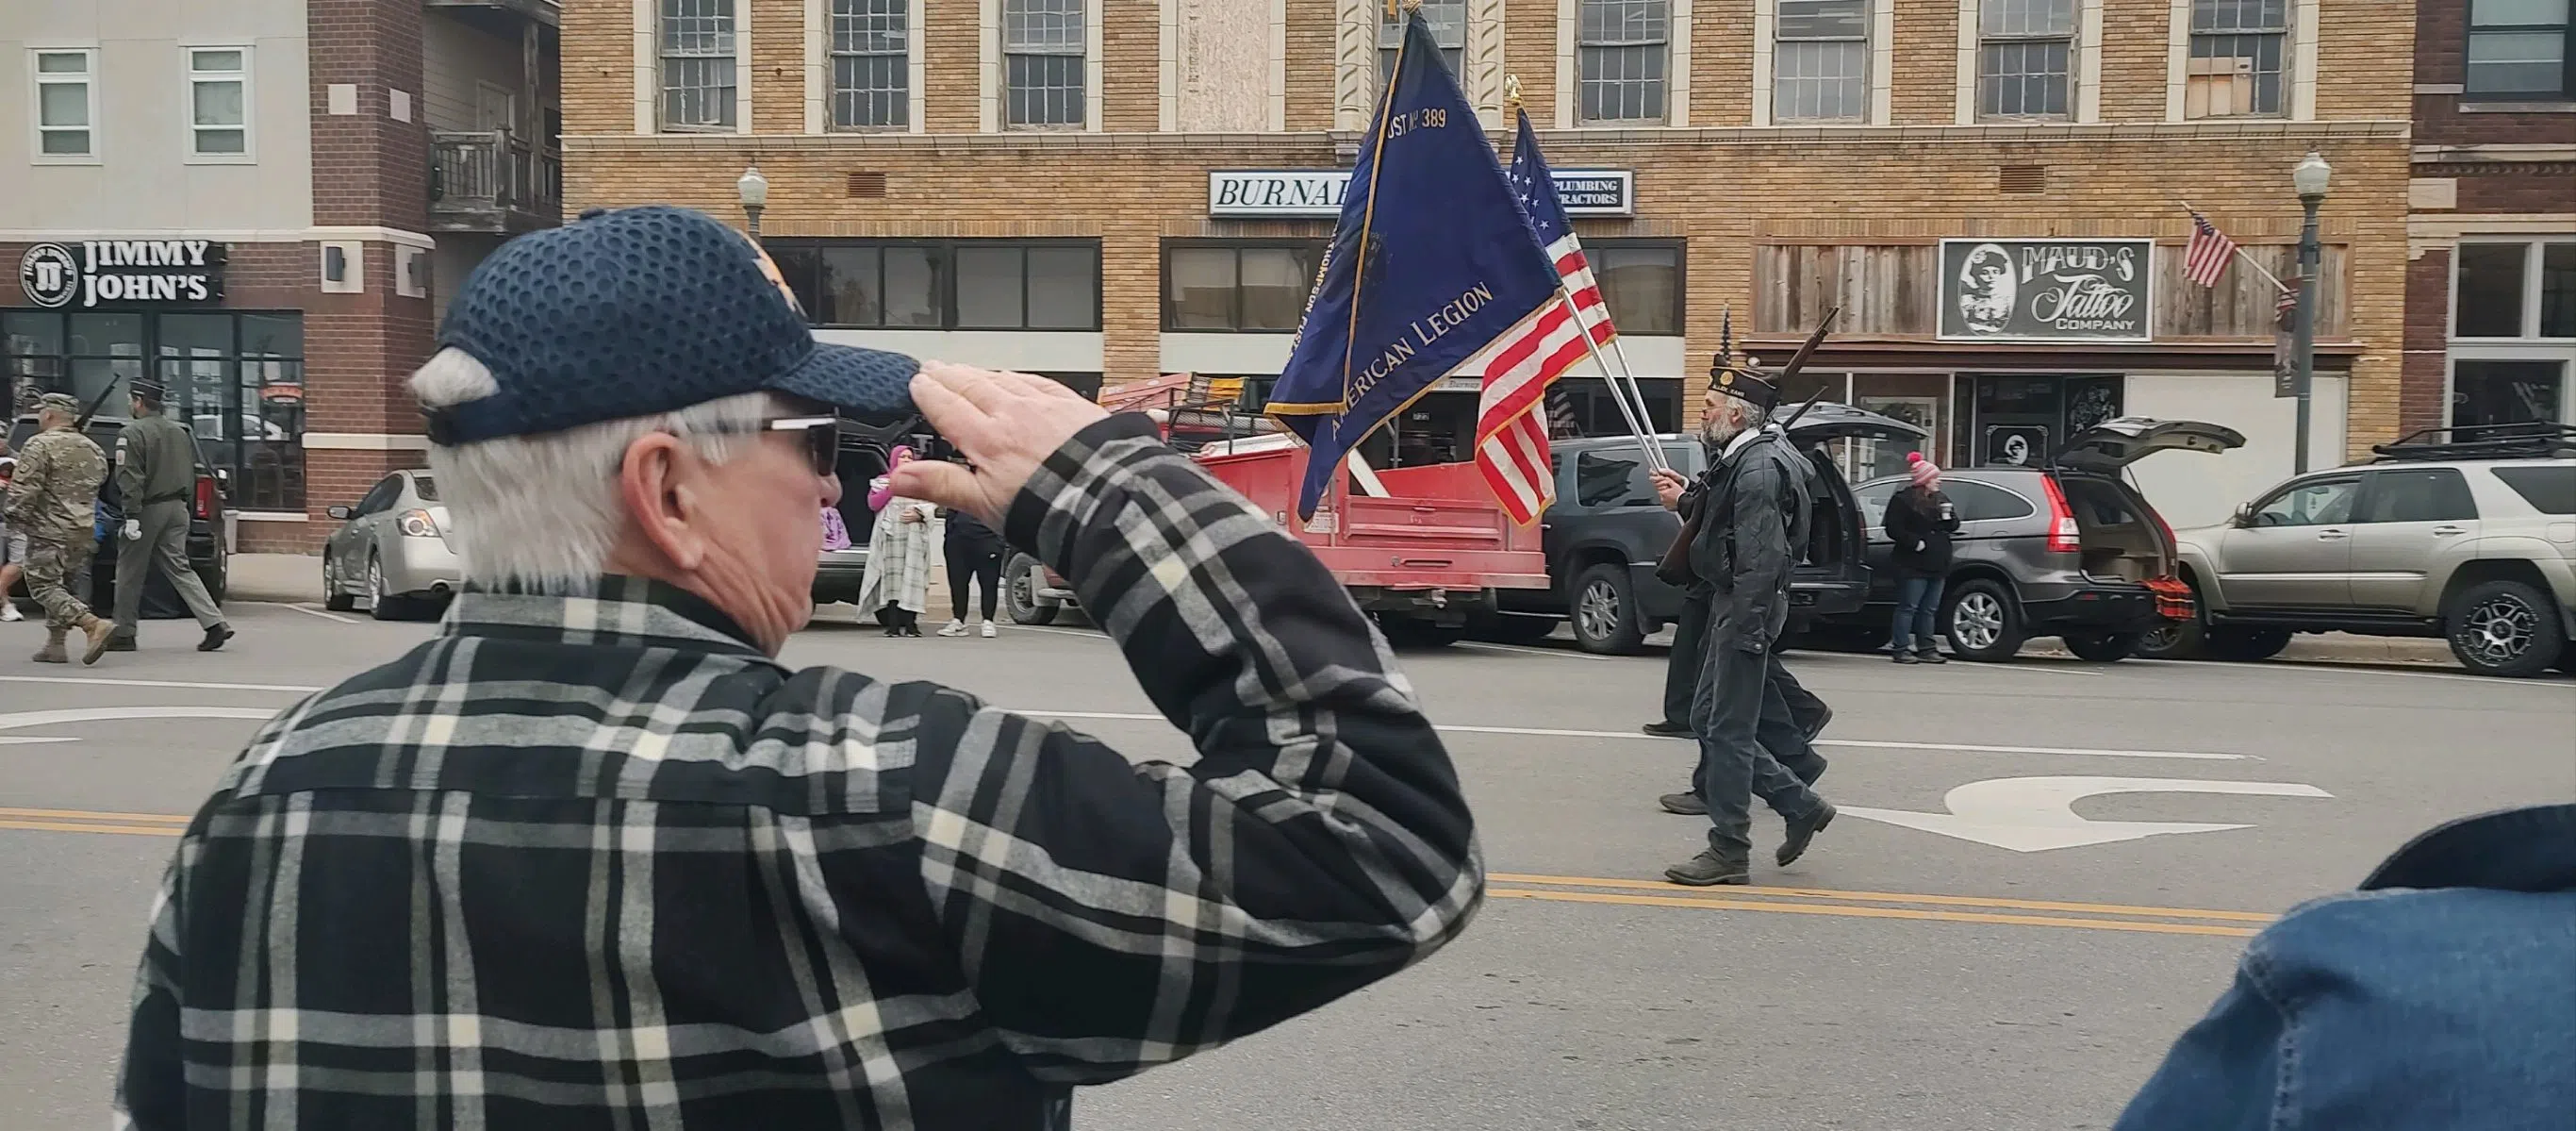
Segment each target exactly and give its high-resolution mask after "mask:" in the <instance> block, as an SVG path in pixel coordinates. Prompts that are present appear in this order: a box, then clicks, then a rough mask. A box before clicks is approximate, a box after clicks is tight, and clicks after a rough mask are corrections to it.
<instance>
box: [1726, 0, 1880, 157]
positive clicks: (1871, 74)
mask: <svg viewBox="0 0 2576 1131" xmlns="http://www.w3.org/2000/svg"><path fill="white" fill-rule="evenodd" d="M1892 3H1893V0H1868V2H1866V3H1864V4H1863V5H1862V6H1861V7H1862V11H1861V22H1862V29H1861V112H1860V116H1859V117H1857V118H1786V117H1782V116H1781V115H1780V102H1779V95H1780V70H1779V68H1780V5H1779V0H1758V3H1757V4H1756V5H1755V7H1754V12H1753V27H1754V32H1753V33H1754V35H1755V36H1757V37H1759V39H1758V42H1757V43H1756V44H1755V46H1754V55H1755V59H1754V81H1755V82H1756V83H1757V85H1756V87H1755V89H1754V94H1753V97H1754V100H1755V103H1756V117H1755V122H1754V124H1755V125H1762V126H1770V125H1799V126H1857V125H1884V124H1885V123H1886V113H1885V110H1884V109H1883V108H1882V107H1881V98H1880V92H1881V91H1882V90H1885V89H1886V88H1887V85H1888V74H1887V71H1888V68H1889V66H1890V65H1891V63H1892V61H1893V60H1892V55H1891V52H1890V44H1889V42H1888V41H1889V39H1890V38H1891V37H1892V35H1893V33H1894V25H1893V23H1892V20H1891V16H1892V13H1891V8H1890V5H1891V4H1892ZM1794 42H1811V41H1805V40H1800V41H1794Z"/></svg>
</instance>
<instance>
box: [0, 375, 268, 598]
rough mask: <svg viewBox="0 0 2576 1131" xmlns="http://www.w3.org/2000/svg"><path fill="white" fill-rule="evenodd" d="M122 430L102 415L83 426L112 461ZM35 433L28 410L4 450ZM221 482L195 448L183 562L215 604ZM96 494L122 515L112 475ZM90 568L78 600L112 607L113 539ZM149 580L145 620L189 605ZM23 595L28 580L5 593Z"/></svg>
mask: <svg viewBox="0 0 2576 1131" xmlns="http://www.w3.org/2000/svg"><path fill="white" fill-rule="evenodd" d="M124 430H125V421H124V420H122V419H108V418H104V417H102V418H98V419H94V420H91V421H90V422H89V427H88V428H86V429H84V431H86V432H87V433H88V435H89V438H90V440H91V441H92V442H94V443H96V444H97V445H98V450H100V451H102V452H105V453H107V454H108V458H109V459H110V460H111V461H112V460H113V459H114V458H115V454H116V437H117V434H118V433H120V432H123V431H124ZM35 434H36V417H35V415H34V414H33V413H30V414H27V415H25V416H21V417H19V418H18V419H16V420H14V421H11V422H10V424H9V451H10V452H11V453H12V454H15V453H16V452H18V451H19V450H21V449H23V448H25V447H26V446H27V439H28V438H29V437H31V436H34V435H35ZM223 480H224V476H223V475H222V473H220V472H217V471H216V470H215V469H214V467H213V465H211V464H208V463H207V462H206V455H205V453H204V452H202V451H200V452H198V453H197V489H196V492H195V494H194V495H193V496H192V497H191V498H190V500H189V503H188V564H189V565H190V566H191V567H194V568H195V569H196V571H197V579H198V580H200V581H203V582H205V583H206V595H207V596H210V597H213V598H214V599H215V603H216V604H218V605H220V604H222V603H223V601H224V580H225V570H226V566H227V562H228V559H229V557H230V554H229V553H228V552H227V551H226V550H225V548H224V492H223ZM98 495H99V498H101V499H103V500H105V501H106V502H107V507H108V510H109V511H110V512H113V513H115V514H117V515H122V514H123V513H124V512H123V511H121V510H119V509H118V499H117V497H116V476H115V475H114V474H110V475H109V476H108V478H107V482H105V483H103V484H100V485H99V489H98ZM89 568H90V585H89V595H88V596H85V597H83V598H82V600H84V601H87V602H89V603H90V604H91V605H93V606H96V607H98V608H100V609H102V610H103V609H109V608H113V607H115V604H116V544H115V542H113V541H112V540H111V541H102V542H100V543H99V552H98V555H97V556H96V557H95V558H92V559H91V560H90V567H89ZM150 578H151V580H150V581H148V582H146V583H145V584H144V586H143V616H144V619H146V620H169V619H172V618H177V617H184V616H187V615H188V606H187V605H186V604H185V603H183V602H181V601H180V600H179V594H178V592H177V591H176V590H173V589H171V588H170V580H169V579H168V578H165V577H163V576H161V575H160V574H159V573H157V572H155V573H152V574H151V575H150ZM26 595H27V583H26V581H25V580H23V579H21V580H20V581H19V582H18V584H17V585H16V586H14V587H12V588H11V590H10V592H9V596H11V597H13V598H23V597H25V596H26ZM102 615H104V614H102Z"/></svg>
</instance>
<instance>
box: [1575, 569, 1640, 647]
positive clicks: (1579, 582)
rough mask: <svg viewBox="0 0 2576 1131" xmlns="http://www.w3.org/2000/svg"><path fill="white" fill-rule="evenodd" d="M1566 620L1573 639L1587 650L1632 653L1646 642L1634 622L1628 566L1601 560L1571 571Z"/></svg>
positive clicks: (1634, 597) (1633, 595) (1633, 596)
mask: <svg viewBox="0 0 2576 1131" xmlns="http://www.w3.org/2000/svg"><path fill="white" fill-rule="evenodd" d="M1565 609H1566V620H1567V621H1569V622H1571V623H1572V624H1573V625H1574V643H1575V645H1576V646H1577V647H1579V648H1581V649H1583V650H1584V651H1586V652H1594V653H1598V654H1601V655H1605V656H1633V655H1636V654H1637V653H1638V652H1639V651H1641V650H1643V649H1644V648H1645V646H1646V631H1645V628H1644V626H1642V625H1640V624H1638V623H1637V593H1636V586H1635V584H1634V583H1633V582H1631V581H1630V580H1629V577H1628V567H1626V566H1623V565H1619V564H1617V563H1615V562H1601V563H1599V564H1596V565H1593V566H1589V567H1587V568H1585V569H1584V571H1583V572H1581V573H1578V574H1576V575H1574V584H1573V585H1572V586H1571V587H1570V588H1569V589H1568V591H1567V592H1566V595H1565Z"/></svg>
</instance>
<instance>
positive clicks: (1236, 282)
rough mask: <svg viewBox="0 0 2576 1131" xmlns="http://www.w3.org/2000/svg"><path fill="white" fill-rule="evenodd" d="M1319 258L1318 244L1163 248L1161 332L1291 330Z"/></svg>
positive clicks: (1302, 310) (1321, 250)
mask: <svg viewBox="0 0 2576 1131" xmlns="http://www.w3.org/2000/svg"><path fill="white" fill-rule="evenodd" d="M1323 256H1324V245H1323V244H1322V243H1321V242H1316V241H1305V242H1298V243H1283V244H1228V245H1206V244H1197V245H1191V244H1172V245H1169V246H1166V247H1165V248H1164V249H1163V328H1164V329H1166V330H1184V331H1188V330H1196V331H1207V332H1231V331H1240V330H1250V331H1290V330H1295V329H1296V328H1297V322H1298V320H1299V318H1300V317H1301V316H1303V315H1304V314H1305V311H1306V294H1307V292H1308V291H1310V290H1312V289H1313V287H1314V284H1315V272H1316V270H1317V268H1318V266H1319V265H1320V264H1321V263H1322V261H1323Z"/></svg>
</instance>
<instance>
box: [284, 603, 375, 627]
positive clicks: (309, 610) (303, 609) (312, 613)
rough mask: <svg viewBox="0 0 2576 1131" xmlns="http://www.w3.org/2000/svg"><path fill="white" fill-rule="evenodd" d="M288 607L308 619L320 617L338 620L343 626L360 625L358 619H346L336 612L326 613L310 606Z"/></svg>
mask: <svg viewBox="0 0 2576 1131" xmlns="http://www.w3.org/2000/svg"><path fill="white" fill-rule="evenodd" d="M286 607H287V608H290V609H293V610H295V611H296V612H299V613H302V614H304V615H305V616H308V617H320V618H322V619H323V620H336V621H338V622H340V623H342V624H356V623H358V618H356V617H344V616H341V615H340V614H338V613H334V612H326V611H324V610H321V609H317V608H314V607H312V606H310V605H288V606H286Z"/></svg>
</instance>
